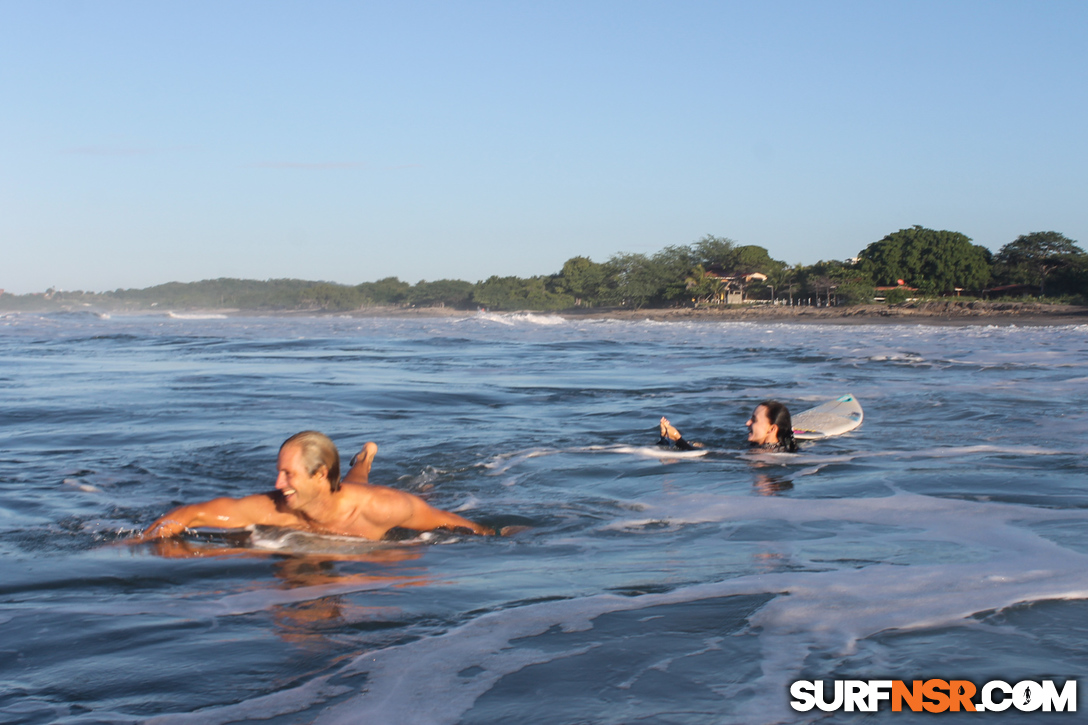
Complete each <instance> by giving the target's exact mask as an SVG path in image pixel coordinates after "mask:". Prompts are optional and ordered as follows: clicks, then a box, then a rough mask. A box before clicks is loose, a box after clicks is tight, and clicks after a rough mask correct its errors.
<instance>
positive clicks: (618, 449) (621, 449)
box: [584, 445, 710, 460]
mask: <svg viewBox="0 0 1088 725" xmlns="http://www.w3.org/2000/svg"><path fill="white" fill-rule="evenodd" d="M584 450H588V451H602V452H604V453H629V454H634V455H636V456H642V457H644V458H660V459H661V460H667V459H668V460H671V459H673V458H702V457H703V456H705V455H706V454H707V453H709V452H710V451H709V450H708V449H706V448H696V449H695V450H694V451H680V450H677V449H675V448H666V447H665V446H623V445H620V446H589V447H588V448H585V449H584Z"/></svg>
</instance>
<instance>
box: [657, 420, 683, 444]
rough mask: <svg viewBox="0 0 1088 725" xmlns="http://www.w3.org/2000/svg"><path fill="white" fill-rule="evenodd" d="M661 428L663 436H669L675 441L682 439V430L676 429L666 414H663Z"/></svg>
mask: <svg viewBox="0 0 1088 725" xmlns="http://www.w3.org/2000/svg"><path fill="white" fill-rule="evenodd" d="M660 429H661V437H662V438H668V439H669V440H670V441H673V442H676V441H678V440H680V431H678V430H676V428H675V427H674V426H673V424H672V423H670V422H669V419H668V418H666V417H665V416H661V424H660Z"/></svg>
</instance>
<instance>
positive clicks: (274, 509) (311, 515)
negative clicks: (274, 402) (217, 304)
mask: <svg viewBox="0 0 1088 725" xmlns="http://www.w3.org/2000/svg"><path fill="white" fill-rule="evenodd" d="M377 452H378V446H377V444H375V443H367V444H366V445H365V446H363V450H362V451H360V454H359V455H358V456H356V458H354V459H352V462H353V463H354V465H353V466H352V467H351V470H350V471H348V473H347V475H346V476H344V478H343V481H341V479H340V454H339V452H338V451H337V450H336V446H335V445H334V444H333V442H332V441H331V440H329V438H328V437H327V436H325V435H322V434H321V433H318V432H316V431H303V432H302V433H298V434H296V435H293V436H291V437H290V438H288V439H287V440H286V441H284V443H283V445H282V446H280V452H279V458H278V462H277V465H278V471H279V473H278V475H277V476H276V490H275V491H269V492H267V493H258V494H254V495H252V496H244V497H242V498H226V497H224V498H215V499H212V500H211V501H204V502H202V503H195V504H189V505H187V506H181V507H179V508H176V509H174V510H173V511H171V512H170V513H168V514H166V515H165V516H163V517H162V518H160V519H159V520H158V521H156V522H155V523H153V524H152V525H151V526H149V527H148V528H147V530H146V531H144V532H143V534H141V535H140V536H139V537H138V539H139V540H148V539H159V538H164V537H169V536H175V535H177V534H180V533H181V532H182V531H184V530H185V529H189V528H194V527H198V526H203V527H213V528H220V529H235V528H243V527H245V526H251V525H254V524H264V525H269V526H282V527H286V528H292V529H302V530H305V531H312V532H316V533H320V534H340V535H345V536H359V537H362V538H364V539H374V540H376V539H380V538H382V536H383V535H385V533H386V532H387V531H389V530H390V529H392V528H395V527H400V528H405V529H414V530H416V531H430V530H432V529H441V528H445V529H468V530H469V531H472V532H473V533H476V534H494V533H495V532H494V531H493V530H492V529H489V528H488V527H486V526H481V525H479V524H477V523H474V522H472V521H469V520H468V519H466V518H463V517H461V516H458V515H457V514H454V513H450V512H448V511H442V510H441V509H436V508H434V507H432V506H430V505H429V504H427V502H426V501H424V500H423V499H421V498H420V497H419V496H415V495H413V494H410V493H405V492H403V491H397V490H396V489H392V488H387V487H385V486H374V485H371V484H370V483H369V477H370V466H371V464H372V463H373V462H374V455H375V454H376V453H377ZM356 460H357V461H358V462H355V461H356Z"/></svg>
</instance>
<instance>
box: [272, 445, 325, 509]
mask: <svg viewBox="0 0 1088 725" xmlns="http://www.w3.org/2000/svg"><path fill="white" fill-rule="evenodd" d="M277 465H278V466H279V474H278V475H277V476H276V488H277V489H279V491H280V493H282V494H283V502H284V503H285V504H286V505H287V507H288V508H292V509H297V508H302V507H303V506H305V505H306V504H307V503H309V502H311V501H313V500H314V499H315V498H317V497H318V496H320V495H321V491H322V490H324V491H328V490H329V478H328V475H327V474H326V473H325V467H324V466H322V467H321V468H319V469H317V472H316V473H314V474H313V475H311V474H310V472H309V471H308V470H307V469H306V464H305V462H304V461H303V459H302V447H301V446H297V445H289V446H284V447H283V448H282V449H281V450H280V455H279V459H278V462H277Z"/></svg>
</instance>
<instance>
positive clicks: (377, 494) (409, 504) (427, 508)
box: [365, 486, 495, 537]
mask: <svg viewBox="0 0 1088 725" xmlns="http://www.w3.org/2000/svg"><path fill="white" fill-rule="evenodd" d="M369 499H370V500H369V505H368V506H367V507H366V508H367V511H366V514H365V515H366V518H367V519H369V520H370V522H371V523H372V524H373V525H375V526H377V527H379V528H381V529H382V533H384V532H385V531H388V530H389V529H392V528H394V527H400V528H405V529H413V530H415V531H431V530H433V529H458V528H463V529H468V530H469V531H471V532H473V533H474V534H480V535H482V536H491V535H494V533H495V531H494V529H491V528H488V527H487V526H482V525H480V524H478V523H476V522H475V521H469V520H468V519H466V518H465V517H463V516H458V515H457V514H455V513H451V512H449V511H443V510H442V509H436V508H435V507H433V506H431V505H430V504H428V503H427V502H426V501H424V500H423V499H421V498H420V497H419V496H416V495H415V494H411V493H406V492H404V491H398V490H396V489H393V488H387V487H386V486H371V487H370V491H369ZM379 537H380V535H379Z"/></svg>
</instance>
